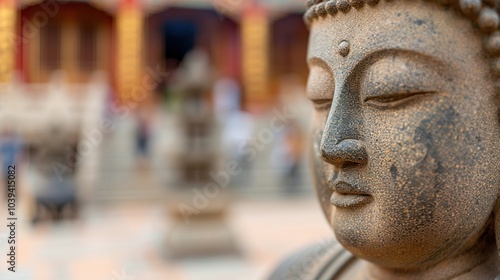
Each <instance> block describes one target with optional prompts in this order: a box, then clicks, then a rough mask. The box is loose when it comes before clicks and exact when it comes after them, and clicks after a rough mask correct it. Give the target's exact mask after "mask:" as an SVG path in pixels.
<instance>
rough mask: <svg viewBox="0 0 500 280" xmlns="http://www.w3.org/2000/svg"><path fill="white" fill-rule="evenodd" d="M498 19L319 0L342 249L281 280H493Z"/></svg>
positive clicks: (316, 165) (334, 207) (327, 183)
mask: <svg viewBox="0 0 500 280" xmlns="http://www.w3.org/2000/svg"><path fill="white" fill-rule="evenodd" d="M499 8H500V1H495V0H460V1H458V0H440V1H438V0H427V1H424V0H413V1H405V0H393V1H389V0H381V1H378V0H330V1H322V0H314V1H308V10H307V12H306V15H305V21H306V23H307V24H308V25H309V26H310V42H309V51H308V57H307V60H308V65H309V68H310V76H309V81H308V88H307V95H308V97H309V99H310V100H311V101H312V103H313V104H314V107H315V112H314V118H313V119H314V121H313V125H312V126H313V128H312V129H313V131H312V135H313V141H312V142H313V147H312V161H313V169H314V170H313V171H314V172H313V173H314V177H315V187H316V190H317V195H318V198H319V201H320V203H321V206H322V209H323V212H324V214H325V216H326V218H327V220H328V222H329V223H330V224H331V226H332V228H333V231H334V233H335V236H336V240H337V241H338V242H337V241H331V242H330V243H327V244H320V245H317V246H316V247H311V248H307V249H305V250H304V251H302V252H299V253H297V254H296V255H294V256H292V257H291V258H289V259H288V260H286V261H285V262H284V263H282V265H281V266H280V267H279V268H278V269H277V270H276V271H275V272H274V274H273V275H272V276H271V278H272V279H367V280H368V279H381V280H392V279H431V280H440V279H481V280H483V279H495V276H496V275H497V274H498V271H499V267H500V262H499V260H500V258H499V255H498V253H497V251H498V248H499V244H500V243H499V242H498V241H500V200H499V196H500V164H499V159H500V110H499V108H500V106H499V105H500V98H499V96H500V93H499V92H500V83H499V82H500V29H499V21H500V19H499V13H498V11H499V10H500V9H499ZM495 238H496V240H495ZM498 279H500V278H498Z"/></svg>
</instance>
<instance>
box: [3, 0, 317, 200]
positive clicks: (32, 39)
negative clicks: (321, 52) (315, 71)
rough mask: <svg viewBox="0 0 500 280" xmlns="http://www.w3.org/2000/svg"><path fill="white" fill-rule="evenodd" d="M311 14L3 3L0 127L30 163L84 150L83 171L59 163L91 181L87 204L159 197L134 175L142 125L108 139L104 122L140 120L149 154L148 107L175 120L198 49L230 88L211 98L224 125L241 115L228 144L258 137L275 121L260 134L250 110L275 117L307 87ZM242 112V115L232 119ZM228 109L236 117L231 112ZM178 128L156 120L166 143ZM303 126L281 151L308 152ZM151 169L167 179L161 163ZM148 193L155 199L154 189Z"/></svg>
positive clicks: (206, 4) (248, 3) (241, 6)
mask: <svg viewBox="0 0 500 280" xmlns="http://www.w3.org/2000/svg"><path fill="white" fill-rule="evenodd" d="M304 10H305V4H304V1H303V0H0V61H2V63H1V65H0V84H1V85H0V100H1V101H2V102H0V126H2V125H3V124H9V125H11V126H14V127H16V128H18V130H19V131H17V132H18V133H19V134H20V136H21V137H22V140H23V143H24V145H25V147H28V149H29V150H30V151H35V152H33V153H31V155H30V156H32V157H33V156H34V155H37V154H42V155H43V154H44V153H45V150H46V149H47V147H48V146H49V145H48V143H51V145H52V146H54V147H60V148H61V149H63V150H64V151H66V150H68V151H69V149H70V147H72V146H75V145H77V144H76V143H78V145H77V152H71V153H73V154H74V153H77V155H78V165H77V166H76V165H75V164H74V163H70V162H68V161H67V160H66V159H67V158H70V157H72V156H74V155H73V154H71V153H70V154H69V156H68V152H65V153H64V154H63V156H62V157H61V158H62V162H59V161H55V160H51V162H52V163H53V164H54V163H57V165H56V166H53V169H56V170H58V172H59V173H61V174H63V175H64V174H70V172H71V174H73V173H74V174H76V175H75V176H76V177H77V181H78V182H79V183H78V185H81V186H83V187H78V188H77V189H78V192H79V194H78V197H83V198H88V197H89V196H92V195H93V193H94V192H95V191H96V190H97V191H99V189H100V190H101V193H100V194H98V196H99V195H100V196H102V197H117V194H118V193H119V194H120V195H122V196H125V195H124V194H125V193H126V192H125V191H124V190H126V189H127V187H126V186H124V185H127V184H130V185H138V186H142V185H147V186H156V185H158V186H160V187H159V189H158V192H159V193H162V191H161V190H160V188H161V187H162V186H161V185H162V184H161V183H158V182H153V181H146V182H144V180H143V179H140V178H139V179H137V181H134V180H132V179H130V178H129V177H128V176H132V175H130V174H132V173H131V172H129V170H132V169H133V168H132V167H131V166H132V163H131V160H128V158H127V159H126V158H125V157H126V155H125V154H126V153H125V152H124V151H129V153H130V154H132V152H130V150H132V149H130V146H133V144H132V145H130V142H133V138H134V136H133V133H130V132H131V131H133V128H132V129H131V128H130V127H127V125H128V124H126V123H124V122H121V121H122V119H121V118H118V120H119V121H114V122H112V123H111V125H113V126H114V128H113V129H114V133H108V134H106V129H107V127H106V122H105V121H106V120H109V118H111V119H112V118H115V119H117V118H116V115H118V116H119V117H121V116H126V115H127V114H128V115H135V117H137V118H138V119H139V120H138V122H139V125H138V126H139V131H140V133H139V135H138V137H137V139H139V140H138V142H140V146H141V147H140V149H141V151H142V153H143V154H148V153H147V150H148V149H149V146H154V145H155V143H154V141H149V138H150V137H149V135H150V134H152V133H150V131H153V130H154V126H155V124H154V122H152V121H150V120H151V119H154V118H155V116H154V114H152V113H150V112H151V111H153V109H154V108H158V107H160V106H163V107H164V108H169V109H173V110H172V112H173V113H172V114H171V115H176V111H175V108H176V104H177V105H178V103H179V101H178V100H176V98H177V97H178V96H179V94H177V93H178V92H176V91H179V85H178V82H179V80H182V79H179V77H178V76H179V73H181V72H182V71H180V68H181V66H182V63H183V61H184V60H185V57H187V56H189V53H192V52H193V51H195V50H201V51H203V53H206V55H207V57H208V59H209V61H210V65H211V69H212V70H211V71H210V72H211V73H206V74H207V75H209V76H210V79H211V80H212V84H213V85H217V86H214V89H213V91H214V92H217V91H221V94H212V95H210V96H212V97H211V98H214V99H216V98H218V99H219V100H212V101H214V102H212V103H216V104H215V106H221V108H225V109H224V110H226V111H227V112H228V113H227V114H225V115H224V114H221V112H217V113H218V114H219V115H220V116H221V117H220V118H221V119H225V120H226V121H231V120H232V122H230V123H228V124H226V126H227V128H226V132H224V133H225V134H226V136H227V137H226V136H225V137H226V138H227V139H229V140H228V142H231V143H233V142H234V143H242V142H244V141H246V139H248V138H249V137H250V136H249V135H250V133H251V132H250V130H253V131H258V130H259V128H265V127H266V126H268V120H267V119H264V118H262V119H261V121H260V122H259V120H257V121H256V123H257V125H256V126H255V127H256V128H252V127H251V125H250V123H251V121H250V118H249V117H248V116H247V115H245V114H246V113H247V112H248V113H251V114H252V117H254V116H258V115H259V113H261V112H262V113H264V114H265V113H266V112H267V113H269V111H270V110H269V109H271V108H272V107H273V106H276V104H281V105H282V104H284V103H283V100H282V99H283V95H284V93H285V95H287V94H289V93H292V92H300V93H301V92H302V91H303V88H304V85H305V83H306V79H307V73H308V69H307V65H306V61H305V57H306V49H307V36H308V31H307V29H306V27H305V25H304V23H303V19H302V14H303V11H304ZM297 89H298V90H297ZM225 91H234V92H235V94H227V92H225ZM214 95H217V96H218V97H213V96H214ZM289 95H292V94H289ZM299 95H300V94H299ZM222 99H225V101H224V100H222ZM297 100H298V101H297V102H295V103H298V104H301V103H302V104H304V102H303V101H301V100H299V99H297ZM233 103H234V104H233ZM236 103H238V104H236ZM164 105H166V106H164ZM120 106H126V107H125V109H123V107H121V109H120ZM117 107H118V109H117ZM151 108H153V109H151ZM228 108H229V109H228ZM216 109H217V108H216ZM240 109H242V110H243V111H244V112H245V114H238V113H237V112H236V113H234V112H233V111H239V110H240ZM217 110H218V109H217ZM229 113H231V114H232V116H233V117H231V118H228V117H224V116H229ZM264 114H262V115H264ZM109 116H111V117H109ZM234 116H237V117H234ZM108 117H109V118H108ZM129 119H134V118H129ZM134 121H135V119H134ZM169 122H173V121H171V119H166V118H163V119H162V120H161V121H157V123H159V124H160V125H157V126H162V127H163V128H162V129H163V134H162V135H165V137H164V138H161V137H156V138H158V139H161V141H163V142H162V143H160V144H161V145H163V146H165V147H166V146H170V148H171V149H175V147H177V146H176V145H173V144H169V143H170V142H172V143H175V139H174V138H173V137H172V135H173V134H174V133H171V132H172V131H173V130H174V129H173V128H171V127H173V125H172V126H170V127H169ZM252 122H253V121H252ZM152 123H153V124H152ZM116 127H118V128H116ZM122 128H123V130H122ZM294 131H297V129H296V128H293V127H292V128H291V129H287V131H285V132H283V133H281V134H276V135H272V137H273V139H278V140H279V139H281V140H283V141H285V142H286V143H289V144H288V146H290V148H287V147H285V146H283V145H282V150H283V152H282V153H283V154H285V153H288V154H290V153H297V152H294V150H298V149H297V148H294V147H302V146H303V145H301V144H300V143H299V144H296V143H297V142H300V141H296V140H287V139H289V138H290V135H292V136H293V135H294V134H297V133H296V132H294ZM231 132H233V133H231ZM157 134H161V133H157ZM236 134H238V135H236ZM292 138H293V137H292ZM130 139H132V140H130ZM281 140H279V141H281ZM169 141H170V142H169ZM150 142H153V143H150ZM157 142H158V141H157ZM228 147H229V146H228ZM151 149H153V150H155V151H157V149H155V148H154V147H152V148H151ZM165 149H166V148H165ZM273 149H274V147H273V146H272V145H268V146H267V147H266V150H264V152H263V153H264V154H266V156H267V157H269V158H278V159H279V160H278V161H281V162H283V160H281V159H283V158H286V157H287V156H286V155H285V156H283V155H278V154H277V153H271V152H269V151H271V150H273ZM37 150H38V152H36V151H37ZM40 150H42V151H40ZM227 150H229V151H230V152H231V150H230V149H229V148H228V149H227ZM274 150H276V149H274ZM287 150H290V151H291V152H290V151H287ZM155 153H156V152H155ZM155 153H151V154H155ZM156 154H158V153H156ZM267 157H266V158H265V159H263V160H262V161H264V160H265V161H268V158H267ZM163 158H166V157H163ZM288 158H290V156H288ZM65 160H66V161H65ZM161 160H164V159H159V161H161ZM237 160H240V161H241V159H237ZM243 161H245V160H243ZM291 161H294V160H291ZM295 161H298V160H295ZM32 162H36V160H32ZM41 164H42V165H43V163H41ZM125 165H127V166H125ZM295 165H296V164H295ZM295 165H293V166H290V167H286V169H291V170H294V169H296V166H295ZM253 167H254V169H258V170H257V171H256V172H257V173H258V172H274V170H268V168H266V167H265V166H264V165H262V164H261V162H260V158H257V159H256V160H255V162H254V163H253ZM154 168H156V170H158V172H157V173H158V174H160V176H166V175H165V174H167V172H165V171H164V170H165V169H164V167H161V166H160V167H153V169H154ZM162 168H163V169H162ZM287 172H288V171H286V172H284V174H285V173H287ZM56 173H57V172H56ZM257 173H256V174H257ZM103 174H104V175H103ZM158 174H157V175H158ZM259 174H260V173H259ZM56 175H58V176H59V174H56ZM285 175H286V174H285ZM285 175H284V176H285ZM286 176H288V175H286ZM145 177H147V178H154V176H149V177H148V176H145ZM157 177H158V176H157ZM241 177H242V179H241V180H242V181H248V180H246V179H243V176H241ZM253 177H255V178H267V177H266V176H253ZM289 177H290V176H289ZM34 178H35V177H34ZM290 178H292V180H295V179H293V178H294V177H293V176H291V177H290ZM163 179H164V178H162V180H163ZM47 180H48V179H47ZM148 180H149V179H148ZM266 180H267V179H266ZM252 184H253V183H252ZM34 185H36V183H35V184H34ZM96 185H100V186H106V187H105V188H104V187H102V188H100V187H96ZM254 185H263V184H262V183H255V184H254ZM113 186H116V188H115V187H113ZM143 189H144V187H143ZM89 194H92V195H89ZM148 195H149V196H154V197H158V195H156V193H155V191H150V192H149V193H148ZM137 196H138V194H137V193H133V192H131V195H130V197H137Z"/></svg>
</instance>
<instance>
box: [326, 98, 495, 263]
mask: <svg viewBox="0 0 500 280" xmlns="http://www.w3.org/2000/svg"><path fill="white" fill-rule="evenodd" d="M434 110H435V112H436V113H435V114H418V115H413V116H412V119H413V120H414V121H412V119H410V120H409V121H406V123H407V124H410V125H406V126H405V127H402V126H398V125H397V124H394V126H393V127H386V130H385V131H386V132H387V131H389V133H388V135H392V136H391V137H392V138H388V137H386V138H385V139H386V140H385V141H384V140H382V139H383V138H382V137H379V138H378V141H375V140H373V139H369V143H370V144H372V145H370V147H371V149H370V163H369V165H368V166H367V168H366V169H365V170H363V171H362V172H364V176H363V180H364V181H365V183H366V184H367V185H368V184H369V186H370V189H371V190H372V195H373V197H374V201H373V203H371V204H369V205H366V206H365V207H362V208H359V209H337V211H336V212H335V214H334V219H333V226H334V230H335V233H336V235H337V238H338V239H339V241H340V242H341V243H342V244H343V245H344V246H345V247H346V248H347V249H348V250H350V251H351V252H353V253H354V254H355V255H357V256H359V257H362V258H364V259H367V260H369V261H372V262H375V263H379V264H381V265H384V266H387V267H412V266H413V267H415V268H416V267H420V266H424V265H430V264H433V263H436V262H438V261H439V260H441V259H442V258H443V257H445V256H447V255H449V254H451V253H452V252H454V251H456V250H458V249H459V248H460V247H461V246H463V244H465V243H467V242H468V240H470V238H473V237H474V236H475V235H477V234H479V233H480V231H481V230H482V228H483V226H484V224H485V222H486V220H487V218H488V217H489V213H491V208H492V205H493V203H494V199H495V197H496V193H495V188H494V187H493V184H491V182H492V181H494V178H493V179H490V181H489V182H488V180H486V179H485V178H487V177H488V176H482V175H481V174H480V172H478V171H479V170H481V169H482V168H481V167H480V166H481V164H482V159H484V158H485V157H487V156H488V155H487V150H488V149H486V148H484V149H483V144H482V143H480V142H478V139H483V141H482V142H485V141H484V139H485V137H483V136H482V135H481V129H480V127H478V125H474V120H473V119H470V118H467V116H466V118H463V117H462V116H461V115H460V114H459V113H457V111H456V110H454V109H453V107H452V106H443V107H437V108H434ZM393 123H396V122H393ZM466 124H467V125H466ZM377 130H378V129H377V127H376V126H374V131H377ZM374 135H376V134H374ZM375 137H376V136H375ZM373 143H377V145H374V144H373ZM491 145H494V144H491ZM483 170H486V169H483ZM482 174H484V175H486V174H485V173H482Z"/></svg>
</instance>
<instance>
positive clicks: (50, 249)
mask: <svg viewBox="0 0 500 280" xmlns="http://www.w3.org/2000/svg"><path fill="white" fill-rule="evenodd" d="M2 205H3V204H2ZM2 212H4V211H0V213H2ZM20 215H21V216H22V213H21V214H20ZM0 219H1V220H0V221H5V215H4V214H0ZM228 222H229V225H230V227H231V228H232V230H233V231H234V234H235V236H236V238H237V240H238V244H239V246H240V248H241V251H242V253H241V254H240V255H237V256H213V257H199V258H194V259H185V260H177V261H172V260H167V259H166V258H165V257H164V255H165V254H164V253H165V236H166V235H167V232H168V229H169V228H171V222H170V220H169V218H168V215H167V213H166V207H165V205H162V204H159V203H149V204H145V203H142V204H139V203H131V202H128V203H126V204H123V203H122V204H117V205H114V206H94V207H92V208H90V207H89V208H87V209H85V211H84V213H83V217H82V219H80V220H79V221H77V222H64V223H60V224H40V225H38V226H37V227H32V226H31V225H30V224H29V223H28V220H27V219H25V218H21V224H20V227H19V230H18V237H17V239H18V243H19V247H18V267H17V269H18V272H16V273H15V274H14V273H10V272H7V270H6V263H5V258H6V256H5V250H6V245H7V244H6V242H5V237H6V227H5V226H2V227H0V249H1V250H0V253H1V254H0V279H2V280H3V279H6V280H10V279H13V280H14V279H23V280H24V279H29V280H31V279H36V280H73V279H82V280H133V279H134V280H148V279H152V280H156V279H167V280H169V279H173V280H182V279H189V280H191V279H193V280H197V279H200V280H201V279H203V280H212V279H213V280H222V279H243V280H245V279H264V278H265V276H266V275H268V274H269V272H270V270H271V269H272V268H273V267H274V266H275V265H276V264H277V262H279V260H280V259H281V258H283V257H284V256H285V255H287V254H289V253H290V252H292V251H294V250H296V249H297V248H300V247H301V246H304V245H307V244H310V243H313V242H320V241H321V240H322V239H323V238H324V237H327V236H330V235H331V233H330V229H329V228H328V226H327V224H326V222H325V221H324V219H323V216H322V214H321V211H320V209H319V206H318V205H317V203H316V202H315V200H314V197H312V196H307V197H299V198H289V199H284V198H282V199H270V198H267V199H263V198H252V199H239V200H238V201H235V202H233V204H232V206H231V208H230V215H229V218H228ZM2 224H3V223H2Z"/></svg>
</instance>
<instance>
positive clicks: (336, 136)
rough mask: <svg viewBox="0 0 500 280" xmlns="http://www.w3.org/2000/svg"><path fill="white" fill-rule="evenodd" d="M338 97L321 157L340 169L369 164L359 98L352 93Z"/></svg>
mask: <svg viewBox="0 0 500 280" xmlns="http://www.w3.org/2000/svg"><path fill="white" fill-rule="evenodd" d="M336 97H337V98H334V100H333V103H332V107H331V108H330V113H329V115H328V119H327V121H326V125H325V127H324V130H323V135H322V138H321V143H320V152H321V157H322V158H323V160H324V161H326V162H328V163H330V164H332V165H335V166H337V167H345V166H351V165H363V164H366V163H367V162H368V153H367V150H366V145H365V144H364V142H363V141H362V139H361V131H362V130H363V120H362V112H361V106H360V104H359V102H358V101H357V100H359V99H358V98H356V96H353V95H350V94H349V92H343V93H339V94H338V95H337V96H336Z"/></svg>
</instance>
